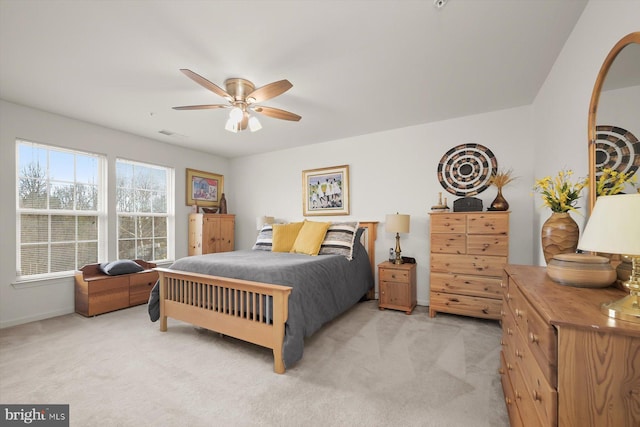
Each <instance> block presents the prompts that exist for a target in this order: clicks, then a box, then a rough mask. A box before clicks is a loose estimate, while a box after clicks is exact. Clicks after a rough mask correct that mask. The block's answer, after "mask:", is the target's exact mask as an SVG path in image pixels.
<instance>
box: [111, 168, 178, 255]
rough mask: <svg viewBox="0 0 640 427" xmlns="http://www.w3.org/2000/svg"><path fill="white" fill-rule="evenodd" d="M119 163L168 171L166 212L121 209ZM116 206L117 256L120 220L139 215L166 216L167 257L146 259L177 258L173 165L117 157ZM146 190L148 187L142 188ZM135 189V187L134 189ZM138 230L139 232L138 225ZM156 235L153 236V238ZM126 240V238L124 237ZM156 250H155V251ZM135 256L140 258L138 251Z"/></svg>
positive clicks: (114, 210) (118, 252)
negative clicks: (119, 204)
mask: <svg viewBox="0 0 640 427" xmlns="http://www.w3.org/2000/svg"><path fill="white" fill-rule="evenodd" d="M119 163H124V164H130V165H133V166H134V167H135V166H136V165H137V166H140V167H145V168H150V169H160V170H163V171H165V173H166V177H165V178H166V180H165V202H166V212H137V211H131V212H121V211H119V210H118V209H119V206H118V202H117V192H118V164H119ZM113 178H114V183H115V184H114V193H115V195H114V200H115V203H114V207H113V209H112V211H113V212H115V223H116V226H115V229H116V232H115V253H116V257H119V255H120V241H121V238H120V221H121V219H122V218H123V217H133V218H139V217H154V218H166V228H167V229H166V240H167V247H166V258H164V259H145V261H149V262H153V263H166V262H170V261H172V260H174V259H175V233H174V230H175V169H174V168H173V167H169V166H164V165H160V164H155V163H150V162H142V161H139V160H131V159H127V158H124V157H116V159H115V167H114V177H113ZM142 190H145V191H146V189H142ZM134 191H135V189H134ZM136 232H137V227H136ZM153 237H154V236H152V239H153ZM123 240H124V239H123ZM133 240H134V241H136V240H138V237H137V235H136V236H135V237H134V238H133ZM154 252H155V251H154ZM134 258H139V257H138V256H137V252H136V257H134Z"/></svg>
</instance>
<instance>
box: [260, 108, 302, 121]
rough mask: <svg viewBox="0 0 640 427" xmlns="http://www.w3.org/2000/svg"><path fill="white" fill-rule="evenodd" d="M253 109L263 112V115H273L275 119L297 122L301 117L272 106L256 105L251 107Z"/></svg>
mask: <svg viewBox="0 0 640 427" xmlns="http://www.w3.org/2000/svg"><path fill="white" fill-rule="evenodd" d="M253 111H255V112H256V113H260V114H264V115H265V116H269V117H273V118H275V119H282V120H291V121H292V122H297V121H299V120H300V119H301V118H302V117H300V116H299V115H297V114H294V113H291V112H289V111H285V110H281V109H279V108H273V107H261V106H257V107H254V108H253Z"/></svg>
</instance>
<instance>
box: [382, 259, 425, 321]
mask: <svg viewBox="0 0 640 427" xmlns="http://www.w3.org/2000/svg"><path fill="white" fill-rule="evenodd" d="M378 292H379V302H378V308H379V309H380V310H384V309H385V308H390V309H393V310H402V311H404V312H406V313H407V314H411V312H412V311H413V309H414V308H415V306H416V301H417V298H416V293H417V292H416V264H394V263H391V262H389V261H385V262H383V263H380V264H378Z"/></svg>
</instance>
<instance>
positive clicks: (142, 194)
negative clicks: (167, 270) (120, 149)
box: [116, 159, 174, 262]
mask: <svg viewBox="0 0 640 427" xmlns="http://www.w3.org/2000/svg"><path fill="white" fill-rule="evenodd" d="M173 176H174V172H173V169H171V168H166V167H162V166H156V165H150V164H144V163H138V162H133V161H129V160H122V159H118V160H116V212H117V214H118V258H119V259H136V258H140V259H144V260H146V261H154V262H157V261H164V260H168V259H171V258H173V250H172V248H173V247H174V242H173V236H172V234H171V233H170V230H173V223H174V214H173Z"/></svg>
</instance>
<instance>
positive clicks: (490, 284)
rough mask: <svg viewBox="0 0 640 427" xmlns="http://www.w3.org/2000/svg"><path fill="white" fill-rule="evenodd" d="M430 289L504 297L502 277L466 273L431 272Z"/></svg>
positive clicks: (497, 297) (479, 295) (487, 296)
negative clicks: (501, 284)
mask: <svg viewBox="0 0 640 427" xmlns="http://www.w3.org/2000/svg"><path fill="white" fill-rule="evenodd" d="M429 278H430V280H429V281H430V284H429V286H430V289H431V290H432V291H440V292H448V293H454V294H463V295H470V296H477V297H486V298H495V299H500V298H502V289H501V288H500V282H501V279H497V278H493V277H484V276H466V275H464V274H447V273H431V274H430V275H429Z"/></svg>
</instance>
